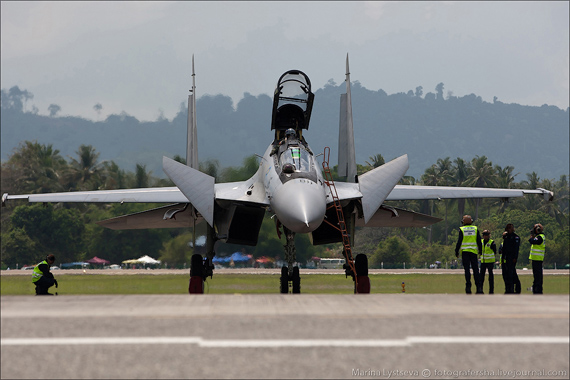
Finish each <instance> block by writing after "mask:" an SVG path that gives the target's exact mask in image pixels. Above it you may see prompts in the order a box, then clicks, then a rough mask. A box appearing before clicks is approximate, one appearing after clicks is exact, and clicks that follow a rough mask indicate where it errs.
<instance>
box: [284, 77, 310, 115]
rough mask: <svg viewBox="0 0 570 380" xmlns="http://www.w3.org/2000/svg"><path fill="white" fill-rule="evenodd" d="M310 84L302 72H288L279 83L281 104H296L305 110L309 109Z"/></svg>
mask: <svg viewBox="0 0 570 380" xmlns="http://www.w3.org/2000/svg"><path fill="white" fill-rule="evenodd" d="M309 91H310V86H309V85H307V83H306V82H305V77H304V76H302V75H300V74H287V75H285V76H284V77H283V78H282V79H281V82H280V83H279V105H278V107H279V108H280V107H281V106H282V105H284V104H295V105H298V106H300V107H301V108H302V109H303V111H305V110H306V109H307V101H308V98H309Z"/></svg>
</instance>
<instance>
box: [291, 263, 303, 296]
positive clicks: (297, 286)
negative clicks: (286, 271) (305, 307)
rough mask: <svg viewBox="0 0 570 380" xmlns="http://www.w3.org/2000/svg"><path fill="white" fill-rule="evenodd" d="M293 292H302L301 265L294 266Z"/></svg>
mask: <svg viewBox="0 0 570 380" xmlns="http://www.w3.org/2000/svg"><path fill="white" fill-rule="evenodd" d="M293 293H296V294H298V293H301V276H300V275H299V267H293Z"/></svg>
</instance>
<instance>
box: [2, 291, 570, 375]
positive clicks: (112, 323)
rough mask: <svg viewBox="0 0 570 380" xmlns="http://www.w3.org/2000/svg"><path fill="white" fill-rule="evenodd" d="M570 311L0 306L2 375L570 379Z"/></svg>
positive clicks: (211, 300) (162, 300)
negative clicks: (569, 376) (569, 360)
mask: <svg viewBox="0 0 570 380" xmlns="http://www.w3.org/2000/svg"><path fill="white" fill-rule="evenodd" d="M569 307H570V304H569V296H568V295H562V296H555V295H545V296H533V295H499V294H497V295H493V296H491V295H481V296H478V295H470V296H468V295H445V294H435V295H420V294H370V295H310V294H300V295H290V294H287V295H281V294H264V295H152V296H149V295H130V296H58V297H33V296H4V297H2V298H1V322H2V324H1V332H2V347H1V348H2V349H1V361H2V363H1V364H2V365H1V377H2V378H424V379H425V378H464V379H465V378H469V379H472V378H527V379H531V378H537V377H542V378H568V375H569V373H570V372H569V371H570V368H569V362H568V357H569V354H570V353H569V346H570V344H569V335H570V332H569ZM543 375H544V376H543Z"/></svg>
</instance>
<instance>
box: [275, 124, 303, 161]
mask: <svg viewBox="0 0 570 380" xmlns="http://www.w3.org/2000/svg"><path fill="white" fill-rule="evenodd" d="M299 144H302V145H303V146H304V147H305V149H306V150H307V151H308V152H309V153H311V154H313V153H312V152H311V150H310V149H309V146H308V145H307V143H306V141H305V139H304V138H303V137H301V138H299V136H298V135H297V131H295V130H294V129H293V128H288V129H287V130H286V131H285V137H284V138H283V139H281V141H279V142H278V143H277V144H276V145H275V146H274V147H273V150H272V152H271V155H274V154H275V153H277V152H279V151H280V149H279V148H280V147H281V146H283V147H284V148H285V149H287V147H288V146H290V145H296V146H298V145H299Z"/></svg>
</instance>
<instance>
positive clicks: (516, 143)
mask: <svg viewBox="0 0 570 380" xmlns="http://www.w3.org/2000/svg"><path fill="white" fill-rule="evenodd" d="M268 90H269V91H271V90H273V88H272V87H271V86H270V87H269V88H268ZM184 91H185V90H184ZM269 91H268V92H269ZM345 91H346V88H345V85H344V83H341V84H337V83H335V82H334V81H329V83H327V84H326V85H324V87H323V88H318V89H316V90H314V92H315V102H314V106H313V112H312V115H311V124H310V126H309V130H307V131H306V132H305V133H304V137H305V138H306V139H307V141H308V142H309V144H310V145H311V148H312V149H313V151H314V152H322V151H323V149H324V147H325V146H329V147H330V148H331V150H332V152H335V151H336V148H337V144H338V140H337V139H338V123H339V122H338V115H339V113H338V109H339V97H340V94H341V93H344V92H345ZM1 92H2V97H1V98H2V102H1V106H2V109H1V110H2V112H1V113H0V117H1V124H2V141H1V150H2V152H4V154H7V153H10V152H12V151H13V150H14V149H16V148H17V147H18V145H19V143H20V142H21V141H24V140H29V141H32V140H37V141H41V142H43V143H46V144H55V145H57V146H58V149H60V151H61V152H62V154H64V155H65V156H72V155H73V154H74V149H75V148H76V147H78V146H80V145H81V144H86V145H92V146H95V147H97V149H98V151H99V152H100V153H101V158H102V159H104V160H114V161H115V162H116V163H117V164H118V165H119V166H121V167H134V166H135V164H136V163H140V164H143V165H146V167H147V169H148V170H150V171H153V172H154V173H155V175H156V176H157V177H162V178H164V176H163V174H162V170H161V158H162V156H163V155H173V154H181V155H184V153H185V148H186V146H185V144H184V143H181V142H183V141H185V139H186V121H187V109H186V105H185V104H186V103H185V102H181V103H180V108H179V111H178V112H177V113H176V115H174V117H172V118H166V117H164V115H161V116H159V117H157V119H156V120H154V121H141V120H138V119H137V118H136V117H135V116H133V115H129V114H128V113H127V112H121V113H120V114H111V115H102V112H101V111H102V110H105V104H102V103H100V102H99V103H96V104H95V105H94V106H92V105H86V108H87V109H86V111H87V112H89V113H91V114H92V115H93V116H94V118H93V119H94V120H88V119H86V118H82V117H75V116H70V115H66V114H65V105H53V107H51V108H50V109H49V110H48V112H49V113H50V115H51V116H47V115H41V114H39V113H38V112H37V107H36V108H34V107H35V106H34V105H33V101H34V97H33V94H31V93H30V92H29V91H26V90H21V89H20V88H18V87H17V86H14V87H12V88H10V89H8V90H6V89H2V91H1ZM182 100H183V96H181V101H182ZM352 105H353V116H354V133H355V145H356V154H357V156H356V158H357V161H358V162H364V161H365V160H367V158H368V156H369V155H370V154H373V153H375V152H382V154H383V155H384V157H386V158H388V159H391V158H394V157H398V156H400V155H402V154H405V153H407V154H408V156H409V162H410V169H409V174H411V175H413V176H415V177H418V178H419V177H420V176H421V174H422V171H423V170H424V169H425V167H426V166H427V165H429V164H430V163H432V162H436V160H437V159H438V158H441V157H447V156H449V157H465V156H466V152H469V153H468V154H472V153H471V152H475V153H477V154H479V155H480V156H486V157H488V158H489V159H490V160H492V161H493V162H494V163H496V164H500V165H502V166H506V165H511V164H512V163H513V162H516V163H517V166H518V167H520V168H525V173H526V172H532V171H535V172H540V174H541V175H542V176H543V177H545V178H558V177H559V176H560V175H561V174H567V171H568V156H569V155H570V151H569V145H568V140H569V139H570V135H569V133H570V131H569V129H568V125H569V123H570V119H569V116H570V112H569V110H568V109H566V110H562V109H560V108H558V107H555V106H549V105H546V104H545V105H543V106H541V107H535V106H524V105H520V104H509V103H504V102H502V101H501V100H499V99H494V100H493V101H492V102H486V101H484V100H483V99H481V97H480V96H477V95H475V94H470V95H466V96H461V97H458V96H455V95H454V94H453V93H452V91H447V89H446V88H445V86H444V84H443V83H439V84H438V85H437V86H436V87H435V89H434V90H432V91H428V89H424V88H423V87H422V86H418V87H417V88H416V89H415V90H414V89H410V90H409V91H407V92H401V93H395V94H388V93H386V92H385V91H383V90H381V89H380V90H378V91H372V90H369V89H367V88H365V87H363V86H361V85H360V83H359V82H358V81H356V82H353V83H352ZM56 106H58V107H59V108H58V107H56ZM271 109H272V99H271V97H270V96H268V95H264V94H262V95H258V96H253V95H251V94H248V93H244V95H243V98H242V99H241V100H239V101H238V102H237V103H235V102H233V101H232V99H231V98H230V97H228V96H225V95H222V94H219V95H215V96H209V95H204V96H200V97H199V98H198V99H197V122H198V147H199V151H200V158H201V159H218V160H219V162H220V164H221V165H222V166H224V167H226V166H232V165H236V163H239V162H241V161H242V160H243V159H244V158H245V157H246V156H247V155H250V154H253V153H258V154H263V150H264V149H265V148H266V147H267V145H268V144H269V143H270V142H271V141H272V139H273V133H272V131H271V130H270V125H271ZM44 111H45V110H44ZM56 111H57V112H56ZM544 147H548V149H544ZM6 158H7V156H3V159H6ZM334 160H335V157H333V163H334Z"/></svg>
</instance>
